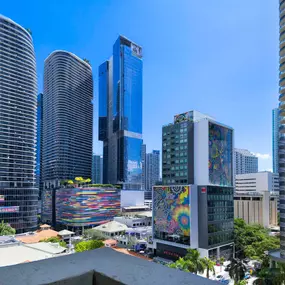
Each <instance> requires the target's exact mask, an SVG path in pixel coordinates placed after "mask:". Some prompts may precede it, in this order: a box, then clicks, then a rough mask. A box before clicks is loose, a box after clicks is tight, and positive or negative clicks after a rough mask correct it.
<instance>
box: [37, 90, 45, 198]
mask: <svg viewBox="0 0 285 285" xmlns="http://www.w3.org/2000/svg"><path fill="white" fill-rule="evenodd" d="M42 144H43V93H40V94H39V95H38V98H37V144H36V186H37V187H38V188H39V198H40V199H41V194H42V188H43V185H42V179H41V175H42Z"/></svg>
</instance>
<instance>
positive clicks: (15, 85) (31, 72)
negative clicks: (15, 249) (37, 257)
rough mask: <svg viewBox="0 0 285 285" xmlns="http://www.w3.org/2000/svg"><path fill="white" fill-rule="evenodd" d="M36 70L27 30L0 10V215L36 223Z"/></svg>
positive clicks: (18, 223)
mask: <svg viewBox="0 0 285 285" xmlns="http://www.w3.org/2000/svg"><path fill="white" fill-rule="evenodd" d="M36 108H37V75H36V59H35V53H34V46H33V39H32V36H31V34H30V32H29V31H28V30H26V29H25V28H23V27H21V26H20V25H18V24H17V23H15V22H13V21H12V20H11V19H9V18H6V17H4V16H1V15H0V221H2V220H4V221H5V222H7V223H9V224H10V225H11V226H12V227H14V228H15V229H16V230H17V232H18V233H22V232H27V231H33V230H35V229H36V228H37V207H38V189H37V188H36V185H35V182H36V181H35V166H36V165H35V163H36V159H35V158H36V151H35V142H36V118H37V113H36Z"/></svg>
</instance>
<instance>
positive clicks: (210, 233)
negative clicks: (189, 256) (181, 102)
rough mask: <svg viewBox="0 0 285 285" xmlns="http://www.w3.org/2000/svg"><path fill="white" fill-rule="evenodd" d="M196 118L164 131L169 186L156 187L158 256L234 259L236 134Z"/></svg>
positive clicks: (183, 116) (182, 119)
mask: <svg viewBox="0 0 285 285" xmlns="http://www.w3.org/2000/svg"><path fill="white" fill-rule="evenodd" d="M194 112H195V111H192V112H187V113H184V114H181V115H177V116H175V122H174V124H171V125H168V126H165V127H163V136H162V140H163V170H162V171H163V172H162V175H163V180H164V182H166V183H168V184H165V185H164V186H155V187H153V227H154V241H155V243H156V254H157V255H158V256H160V257H164V258H166V256H165V252H168V253H170V256H169V257H170V259H177V258H178V257H179V256H181V255H183V252H184V253H185V252H186V249H187V248H189V247H190V248H198V250H199V251H200V253H201V255H202V256H207V257H211V258H212V257H215V258H219V257H220V256H225V257H230V256H231V255H232V252H233V219H234V207H233V203H234V202H233V129H232V128H230V127H227V126H225V125H223V124H220V123H217V122H216V121H214V120H213V119H212V118H210V117H208V116H205V115H202V114H201V115H200V116H197V119H196V118H195V115H194V116H193V113H194ZM199 114H200V113H199ZM194 154H195V155H194ZM184 181H186V182H188V183H189V184H190V183H191V184H190V185H183V184H182V183H183V182H184ZM171 183H173V185H171ZM162 253H163V254H162ZM161 254H162V255H161Z"/></svg>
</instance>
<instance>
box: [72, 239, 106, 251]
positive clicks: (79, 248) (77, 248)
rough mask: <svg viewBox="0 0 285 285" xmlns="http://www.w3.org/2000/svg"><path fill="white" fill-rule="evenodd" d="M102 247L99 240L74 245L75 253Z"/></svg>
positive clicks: (102, 244)
mask: <svg viewBox="0 0 285 285" xmlns="http://www.w3.org/2000/svg"><path fill="white" fill-rule="evenodd" d="M102 246H104V243H103V242H102V241H101V240H87V241H81V242H79V243H77V244H76V245H75V251H76V252H83V251H87V250H93V249H96V248H100V247H102Z"/></svg>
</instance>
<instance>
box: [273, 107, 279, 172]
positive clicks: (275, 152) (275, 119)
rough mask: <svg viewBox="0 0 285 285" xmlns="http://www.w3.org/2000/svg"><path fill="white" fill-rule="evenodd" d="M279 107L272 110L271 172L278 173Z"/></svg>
mask: <svg viewBox="0 0 285 285" xmlns="http://www.w3.org/2000/svg"><path fill="white" fill-rule="evenodd" d="M278 141H279V109H278V108H275V109H273V110H272V165H273V172H274V173H278V169H279V166H278Z"/></svg>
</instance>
